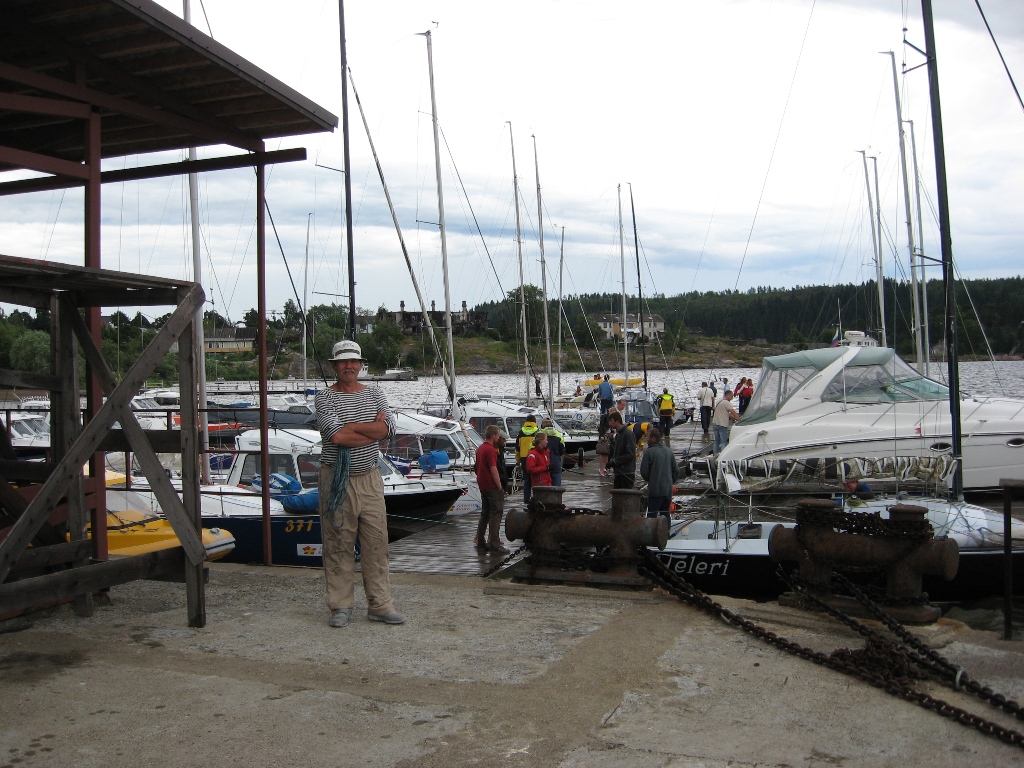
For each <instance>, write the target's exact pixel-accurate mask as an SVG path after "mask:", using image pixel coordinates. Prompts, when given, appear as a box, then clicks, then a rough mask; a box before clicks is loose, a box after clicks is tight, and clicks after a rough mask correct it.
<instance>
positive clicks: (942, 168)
mask: <svg viewBox="0 0 1024 768" xmlns="http://www.w3.org/2000/svg"><path fill="white" fill-rule="evenodd" d="M921 15H922V17H923V20H924V49H925V58H926V59H927V61H928V91H929V95H930V97H931V107H932V144H933V145H934V147H935V181H936V186H937V187H938V203H939V240H940V242H941V246H942V282H943V285H944V286H945V289H946V312H945V326H946V367H947V369H948V372H949V415H950V426H951V427H952V438H953V460H954V461H955V462H956V469H955V470H954V473H953V486H952V488H951V489H950V490H951V492H952V494H953V496H954V497H955V498H958V499H959V498H962V497H963V492H964V475H963V465H962V458H963V437H962V434H961V433H962V425H961V423H960V371H959V367H958V361H957V338H956V304H955V301H956V295H955V293H954V290H953V277H954V276H953V238H952V237H951V235H950V232H949V194H948V191H947V189H946V146H945V143H944V142H943V140H942V108H941V105H940V103H939V68H938V64H937V63H936V60H935V56H936V54H935V22H934V20H933V18H932V3H931V0H921Z"/></svg>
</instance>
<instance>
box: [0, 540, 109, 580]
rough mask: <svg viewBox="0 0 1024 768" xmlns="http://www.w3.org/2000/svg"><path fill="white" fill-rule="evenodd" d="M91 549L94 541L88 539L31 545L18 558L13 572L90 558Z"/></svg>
mask: <svg viewBox="0 0 1024 768" xmlns="http://www.w3.org/2000/svg"><path fill="white" fill-rule="evenodd" d="M91 550H92V543H91V542H90V541H89V540H88V539H85V540H82V541H65V542H62V543H60V544H51V545H50V546H48V547H31V548H29V549H26V550H25V551H24V552H23V553H22V555H21V557H19V558H18V562H16V563H15V564H14V567H13V568H12V569H11V573H17V572H19V571H34V570H36V569H37V568H50V567H52V566H54V565H64V564H65V563H70V562H71V561H73V560H78V559H80V558H84V559H85V560H88V559H89V554H90V552H91Z"/></svg>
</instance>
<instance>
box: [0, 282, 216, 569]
mask: <svg viewBox="0 0 1024 768" xmlns="http://www.w3.org/2000/svg"><path fill="white" fill-rule="evenodd" d="M202 302H203V291H202V289H201V288H200V287H199V286H196V287H195V288H194V289H193V290H192V291H190V292H189V294H188V299H187V300H186V301H185V303H183V304H181V305H180V306H179V307H178V308H177V309H176V310H175V311H174V312H173V313H172V314H171V316H170V318H169V319H168V320H167V322H166V323H165V324H164V326H163V328H161V329H160V330H159V331H158V332H157V334H156V336H155V337H154V338H153V341H152V342H150V344H149V346H148V347H146V349H145V351H143V353H142V354H141V355H140V356H139V359H138V360H136V361H135V363H134V364H133V365H132V367H131V368H129V369H128V372H127V373H126V374H125V376H124V378H123V379H122V380H121V385H120V386H119V387H118V388H117V390H116V391H115V392H114V393H113V394H112V395H111V396H110V398H108V400H107V402H106V403H104V404H103V406H102V407H101V408H100V410H99V412H98V413H97V414H96V416H95V417H93V419H92V420H91V421H90V422H89V423H88V424H87V425H86V427H85V429H84V430H82V434H81V436H80V437H79V438H78V440H77V441H75V443H74V445H73V446H72V447H71V449H70V450H69V451H68V453H67V454H66V455H65V456H64V458H63V459H61V461H59V462H57V463H56V465H55V466H54V469H53V473H52V474H51V475H50V478H49V479H48V480H47V481H46V482H45V483H44V484H43V486H42V488H41V489H40V491H39V493H38V494H37V495H36V497H35V498H34V499H33V500H32V501H31V502H30V503H29V505H28V507H27V508H26V510H25V513H24V514H23V515H22V516H21V517H20V518H19V519H18V522H17V523H15V524H14V526H13V527H12V528H11V530H10V533H9V534H8V536H7V538H6V539H5V540H4V541H3V542H0V582H2V581H3V580H4V579H6V578H7V574H8V573H10V570H11V566H12V565H14V563H15V562H16V561H17V560H18V558H19V557H20V556H21V553H22V551H23V550H24V549H25V547H26V546H27V545H28V543H29V542H30V541H31V540H32V537H33V535H34V534H35V532H36V531H37V530H39V528H40V526H41V525H42V524H43V522H44V521H45V520H46V518H47V516H48V515H49V513H50V511H51V510H52V509H53V507H54V505H55V504H56V503H57V501H58V500H59V499H60V498H61V496H63V495H64V491H65V489H66V488H67V485H68V483H69V482H70V481H71V478H72V477H73V476H74V475H80V474H81V472H82V464H83V462H85V461H86V460H87V459H88V458H89V456H90V455H92V454H93V453H94V452H95V450H96V448H97V447H98V446H99V445H100V443H101V442H102V441H103V436H104V434H105V433H106V432H108V431H109V430H110V427H111V425H112V424H113V423H114V421H115V420H116V419H117V418H118V417H119V416H120V414H121V411H122V409H125V410H127V411H128V412H129V413H130V412H131V409H130V407H129V405H130V403H131V399H132V397H134V395H135V392H137V391H138V389H139V387H141V386H142V385H143V384H144V383H145V381H146V378H147V377H148V376H149V374H150V373H152V372H153V369H154V368H155V367H156V364H157V363H158V362H159V361H160V360H161V359H163V357H164V356H165V355H166V354H167V352H168V350H169V349H170V348H171V345H172V344H173V343H174V341H175V339H177V338H178V337H179V336H180V335H181V333H182V332H183V331H184V330H185V328H187V327H188V325H189V323H191V322H192V318H193V316H194V315H195V312H196V309H197V308H198V307H199V305H201V304H202ZM131 421H132V422H134V424H135V426H136V427H138V426H139V425H138V422H135V421H134V419H132V420H131ZM139 432H140V433H141V432H142V429H141V427H139ZM142 438H143V440H142V444H144V445H146V446H147V447H148V445H149V443H148V441H146V440H145V439H144V438H145V435H142ZM102 488H103V486H102V485H100V486H99V489H102ZM174 498H175V499H177V494H175V495H174ZM100 501H101V502H102V503H104V504H105V500H103V499H100ZM171 523H172V525H173V524H174V521H173V519H172V520H171ZM94 530H95V529H94ZM103 531H104V532H106V526H105V525H104V526H103ZM175 532H176V533H178V535H179V537H180V536H181V533H180V532H178V530H177V527H176V528H175ZM193 535H194V534H193ZM96 538H97V537H96V536H94V537H93V540H94V541H95V540H96ZM182 544H183V545H185V546H186V551H187V547H188V545H187V542H186V541H184V540H183V541H182ZM200 546H202V545H201V544H200ZM204 551H205V550H204ZM104 554H105V553H104ZM189 556H190V559H192V557H193V553H191V552H190V553H189Z"/></svg>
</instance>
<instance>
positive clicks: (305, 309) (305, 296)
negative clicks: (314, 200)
mask: <svg viewBox="0 0 1024 768" xmlns="http://www.w3.org/2000/svg"><path fill="white" fill-rule="evenodd" d="M312 223H313V214H312V213H310V214H309V215H308V216H306V263H305V265H304V268H303V270H302V307H301V309H302V395H303V397H305V395H306V390H307V389H308V388H309V382H308V381H307V371H306V337H307V336H308V335H309V329H308V328H307V327H306V324H307V322H308V318H309V228H310V225H311V224H312Z"/></svg>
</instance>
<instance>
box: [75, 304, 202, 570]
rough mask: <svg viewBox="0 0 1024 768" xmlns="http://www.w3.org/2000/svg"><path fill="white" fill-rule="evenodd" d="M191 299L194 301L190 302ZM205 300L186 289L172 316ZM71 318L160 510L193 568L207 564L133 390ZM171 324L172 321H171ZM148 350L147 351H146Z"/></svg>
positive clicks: (188, 328)
mask: <svg viewBox="0 0 1024 768" xmlns="http://www.w3.org/2000/svg"><path fill="white" fill-rule="evenodd" d="M196 292H198V299H196V298H195V294H196ZM190 297H192V299H190ZM202 299H203V289H202V288H200V287H199V286H198V285H196V286H194V287H193V288H192V289H186V290H183V292H182V301H183V303H182V305H181V306H179V307H178V310H177V311H176V312H175V313H174V315H172V317H178V316H179V313H180V312H181V307H182V306H189V305H190V302H191V301H192V300H196V301H197V303H198V304H199V305H200V306H201V305H202ZM76 317H77V313H76V315H75V317H72V324H73V327H74V329H75V332H76V334H78V338H79V341H81V343H82V352H83V353H84V354H85V359H86V361H87V362H88V363H89V366H90V367H91V368H92V370H93V371H95V372H96V376H97V378H98V379H99V381H100V386H101V387H102V389H103V391H104V393H105V394H106V395H107V398H108V400H107V402H108V403H111V402H115V403H116V404H115V406H114V407H115V409H116V411H117V418H118V420H119V421H120V423H121V430H122V431H123V433H124V436H125V437H126V438H128V443H129V445H131V447H132V450H133V451H134V452H135V455H136V458H138V460H139V464H141V465H142V471H143V473H145V475H146V479H147V480H149V483H150V487H151V488H152V489H153V494H154V495H155V496H156V499H157V501H158V502H159V503H160V509H161V511H163V513H164V516H165V517H166V518H167V520H168V521H169V522H170V524H171V527H172V528H173V529H174V532H175V533H176V534H177V535H178V539H179V540H180V541H181V545H182V547H184V549H185V553H186V555H187V556H188V561H189V562H190V563H192V564H193V565H199V566H201V565H202V563H204V562H205V561H206V548H205V547H204V546H203V541H202V537H201V535H200V534H199V532H198V529H197V528H196V527H195V523H194V521H193V520H191V519H190V518H189V516H188V515H187V514H186V511H185V507H184V506H182V502H181V499H180V498H179V497H178V493H177V491H175V490H174V486H173V485H172V484H171V481H170V478H168V477H167V473H166V472H165V471H164V468H163V465H162V464H161V463H160V459H159V458H158V457H157V455H156V452H155V451H154V450H153V447H152V446H151V445H150V443H149V439H148V438H147V437H146V433H145V432H144V431H143V429H142V427H141V426H139V422H138V421H137V420H136V418H135V413H134V412H133V411H132V409H131V406H130V402H131V397H132V396H133V395H132V392H134V391H135V390H134V388H133V389H132V390H131V391H130V392H128V393H127V397H124V394H125V393H123V392H121V390H122V389H123V388H124V385H123V384H122V386H121V387H117V385H116V383H115V381H114V375H113V374H112V373H111V372H110V369H109V368H108V367H107V362H106V361H105V360H104V359H103V355H102V354H101V353H100V351H99V349H98V348H97V347H96V345H95V344H93V341H92V337H91V336H90V335H89V332H88V330H87V329H86V328H85V326H84V325H83V324H82V323H81V318H78V319H77V320H76V319H75V318H76ZM182 319H184V318H182ZM168 322H170V321H168ZM191 327H192V323H191V320H189V321H188V322H187V323H186V325H185V329H183V330H182V338H186V340H187V337H186V335H185V334H186V333H187V332H188V331H189V330H191ZM178 348H179V354H181V352H180V350H181V349H182V348H183V345H182V344H181V343H180V342H179V345H178ZM147 351H148V348H147ZM145 355H146V352H144V353H143V356H145ZM182 430H184V423H183V424H182Z"/></svg>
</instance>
